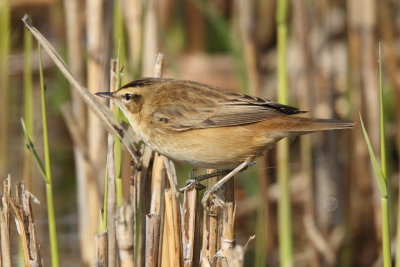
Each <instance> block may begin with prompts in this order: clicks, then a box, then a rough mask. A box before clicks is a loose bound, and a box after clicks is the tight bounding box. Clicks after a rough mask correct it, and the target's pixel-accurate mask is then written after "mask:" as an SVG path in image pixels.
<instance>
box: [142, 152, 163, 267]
mask: <svg viewBox="0 0 400 267" xmlns="http://www.w3.org/2000/svg"><path fill="white" fill-rule="evenodd" d="M152 174H153V175H152V189H151V204H150V214H148V215H147V216H146V217H147V218H146V266H157V265H158V261H159V259H160V260H161V257H160V256H159V253H160V241H161V233H162V231H161V222H162V218H163V217H164V212H163V211H164V209H163V206H164V194H163V193H164V186H165V185H164V184H165V182H164V181H165V174H166V173H165V166H164V156H161V155H159V154H158V153H155V155H154V161H153V170H152Z"/></svg>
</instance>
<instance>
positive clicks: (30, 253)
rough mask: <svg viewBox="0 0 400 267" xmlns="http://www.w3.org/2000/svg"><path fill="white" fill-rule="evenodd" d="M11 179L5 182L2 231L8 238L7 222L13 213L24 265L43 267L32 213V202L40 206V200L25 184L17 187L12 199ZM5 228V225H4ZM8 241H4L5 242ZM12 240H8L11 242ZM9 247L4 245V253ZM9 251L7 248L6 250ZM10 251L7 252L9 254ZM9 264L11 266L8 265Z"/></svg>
mask: <svg viewBox="0 0 400 267" xmlns="http://www.w3.org/2000/svg"><path fill="white" fill-rule="evenodd" d="M10 185H11V177H10V176H8V181H6V182H5V188H4V190H3V196H2V200H3V201H2V203H1V204H0V206H1V205H2V206H3V207H2V219H3V218H5V220H4V224H5V228H6V229H3V228H2V231H4V230H5V231H6V232H7V234H6V235H5V236H4V237H6V236H7V235H8V234H9V231H10V228H9V226H10V225H9V221H8V222H7V220H8V219H6V218H7V217H8V216H9V210H10V208H11V210H12V211H13V215H14V218H15V223H16V225H17V230H18V232H19V235H20V237H21V241H22V251H23V257H24V264H25V266H32V265H34V266H38V267H41V266H43V261H42V257H41V254H40V251H39V245H38V244H37V236H36V230H35V222H34V219H33V212H32V205H31V200H33V202H35V203H37V204H40V203H39V200H38V199H37V198H36V197H35V196H33V195H32V194H31V193H30V192H29V191H28V190H27V188H26V185H25V184H24V183H18V184H17V185H16V186H15V190H16V191H15V194H16V196H15V199H13V198H12V197H11V195H10V194H11V189H10ZM2 227H3V225H2ZM1 238H2V242H3V234H2V237H1ZM5 241H6V240H4V242H5ZM9 241H10V240H8V242H9ZM7 246H8V249H9V248H10V244H4V243H2V253H4V252H6V250H4V251H3V247H4V248H6V247H7ZM6 249H7V248H6ZM9 252H10V250H9V251H8V252H7V253H9ZM7 253H6V254H3V255H2V258H3V260H4V259H5V258H7V257H8V256H7ZM5 261H6V262H7V261H11V259H5ZM6 262H3V263H4V266H11V262H9V263H6ZM6 264H9V265H6Z"/></svg>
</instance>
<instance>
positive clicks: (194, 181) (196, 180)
mask: <svg viewBox="0 0 400 267" xmlns="http://www.w3.org/2000/svg"><path fill="white" fill-rule="evenodd" d="M229 172H230V171H227V170H223V171H217V172H213V173H207V174H203V175H200V176H196V177H193V178H192V176H193V174H192V173H191V174H190V175H189V179H187V180H186V185H185V186H184V187H182V188H181V189H179V191H180V192H184V191H186V190H188V189H189V188H192V187H200V188H201V189H204V188H205V186H204V185H202V184H200V182H201V181H203V180H206V179H210V178H212V177H215V176H219V175H225V174H228V173H229Z"/></svg>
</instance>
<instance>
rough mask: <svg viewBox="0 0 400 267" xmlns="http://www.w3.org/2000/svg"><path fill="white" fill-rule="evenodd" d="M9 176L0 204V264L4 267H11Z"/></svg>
mask: <svg viewBox="0 0 400 267" xmlns="http://www.w3.org/2000/svg"><path fill="white" fill-rule="evenodd" d="M10 184H11V176H10V175H8V178H7V179H6V180H5V181H4V182H3V194H2V196H1V203H0V238H1V263H2V266H4V267H11V266H12V262H11V244H10V203H9V199H10V198H9V197H7V195H8V196H9V195H10V194H11V187H10Z"/></svg>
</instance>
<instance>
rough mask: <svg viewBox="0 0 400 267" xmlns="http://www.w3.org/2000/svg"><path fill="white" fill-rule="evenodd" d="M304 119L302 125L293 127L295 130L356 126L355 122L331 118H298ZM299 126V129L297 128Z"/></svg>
mask: <svg viewBox="0 0 400 267" xmlns="http://www.w3.org/2000/svg"><path fill="white" fill-rule="evenodd" d="M297 119H304V121H303V122H304V124H303V125H302V126H300V127H293V131H300V132H301V131H305V132H314V131H327V130H339V129H350V128H353V127H354V126H355V123H354V122H350V121H342V120H331V119H309V118H297ZM296 128H297V129H296Z"/></svg>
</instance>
